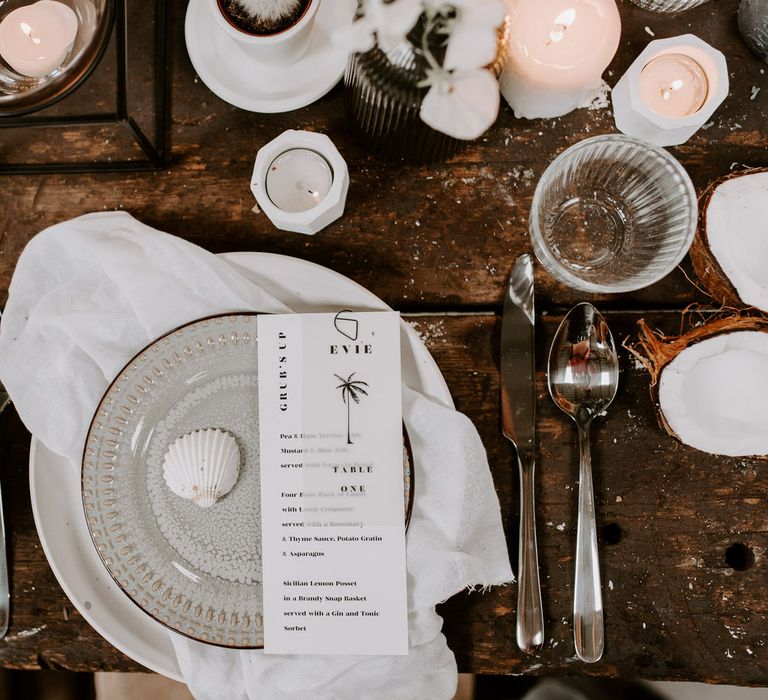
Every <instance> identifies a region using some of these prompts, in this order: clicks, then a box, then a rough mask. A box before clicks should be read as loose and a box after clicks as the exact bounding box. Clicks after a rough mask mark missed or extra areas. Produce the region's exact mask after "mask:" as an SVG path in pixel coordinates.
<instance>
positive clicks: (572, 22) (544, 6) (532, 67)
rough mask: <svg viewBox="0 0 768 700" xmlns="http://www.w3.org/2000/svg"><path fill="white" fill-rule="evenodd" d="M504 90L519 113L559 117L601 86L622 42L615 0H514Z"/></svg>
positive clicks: (530, 117)
mask: <svg viewBox="0 0 768 700" xmlns="http://www.w3.org/2000/svg"><path fill="white" fill-rule="evenodd" d="M509 14H510V40H509V53H508V56H507V63H506V66H505V68H504V72H503V74H502V76H501V81H500V85H501V93H502V95H504V97H505V98H506V100H507V102H509V104H510V106H511V107H512V109H513V110H514V112H515V115H516V116H518V117H525V118H527V119H535V118H539V117H559V116H561V115H563V114H567V113H568V112H570V111H572V110H574V109H576V108H577V107H579V106H580V105H582V104H583V103H584V102H585V101H588V99H589V98H590V97H591V96H592V95H594V93H595V91H596V90H597V89H598V88H599V87H600V85H601V81H602V75H603V71H604V70H605V69H606V68H607V67H608V64H609V63H610V62H611V59H612V58H613V56H614V54H615V53H616V49H617V48H618V46H619V38H620V36H621V19H620V18H619V11H618V8H617V7H616V2H615V0H510V2H509Z"/></svg>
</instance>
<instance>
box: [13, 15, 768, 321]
mask: <svg viewBox="0 0 768 700" xmlns="http://www.w3.org/2000/svg"><path fill="white" fill-rule="evenodd" d="M170 4H171V9H172V12H171V34H172V43H171V46H172V67H173V77H172V82H173V85H172V90H171V97H172V104H173V108H172V129H171V141H172V144H173V151H172V153H173V165H172V167H171V168H170V169H169V170H168V171H166V172H161V173H155V174H145V173H138V174H133V175H121V174H112V175H88V176H82V175H81V176H66V175H46V176H23V177H21V176H12V177H4V178H0V187H2V191H3V192H4V193H5V194H6V197H5V198H4V201H3V204H2V205H0V231H1V232H2V238H1V239H0V252H2V255H1V256H0V290H3V292H2V293H3V294H4V290H5V289H6V288H7V286H8V281H9V279H10V275H11V273H12V271H13V268H14V265H15V262H16V260H17V258H18V256H19V254H20V252H21V250H22V249H23V247H24V245H25V244H26V242H27V241H28V240H29V239H30V238H31V237H32V236H33V235H34V234H35V233H37V232H38V231H39V230H41V229H42V228H44V227H46V226H49V225H51V224H53V223H56V222H58V221H61V220H63V219H66V218H69V217H72V216H76V215H79V214H82V213H85V212H88V211H93V210H101V209H115V208H119V209H126V210H128V211H130V212H131V213H133V214H134V215H136V216H137V217H139V218H140V219H142V220H143V221H145V222H146V223H148V224H150V225H154V226H156V227H158V228H160V229H162V230H166V231H169V232H171V233H175V234H177V235H180V236H183V237H185V238H187V239H189V240H191V241H193V242H195V243H198V244H200V245H202V246H205V247H207V248H209V249H211V250H213V251H214V252H221V251H230V250H263V251H272V252H279V253H286V254H289V255H296V256H299V257H303V258H307V259H310V260H313V261H315V262H319V263H321V264H324V265H329V266H331V267H333V268H334V269H336V270H338V271H339V272H342V273H344V274H346V275H348V276H350V277H352V278H354V279H355V280H357V281H358V282H360V283H362V284H364V285H365V286H366V287H368V288H369V289H371V290H372V291H373V292H375V293H376V294H378V295H379V296H381V297H382V298H383V299H385V300H386V301H388V302H389V303H390V304H392V305H394V306H396V307H398V308H402V309H410V310H419V309H420V308H424V307H427V308H430V309H438V308H443V309H451V308H458V307H461V308H467V307H471V308H488V307H490V306H497V305H500V302H501V297H502V291H501V290H502V287H503V282H504V278H505V276H506V275H507V273H508V270H509V268H510V266H511V261H512V259H513V257H514V256H516V255H518V254H520V253H521V252H523V251H524V250H526V249H528V248H529V241H528V233H527V216H528V209H529V205H530V199H531V196H532V194H533V190H534V188H535V185H536V182H537V181H538V179H539V177H540V175H541V173H542V172H543V171H544V169H545V168H546V166H547V164H548V163H549V162H550V161H551V160H552V158H553V157H554V156H555V155H556V154H557V153H559V152H561V151H562V150H563V149H564V148H566V147H567V146H570V145H572V144H573V143H576V142H577V141H579V140H581V139H583V138H585V137H587V136H593V135H596V134H600V133H607V132H612V131H615V128H614V125H613V118H612V113H611V110H610V109H599V110H577V111H575V112H573V113H571V114H569V115H567V116H565V117H561V118H559V119H551V120H533V121H527V120H517V119H515V118H514V117H513V116H512V113H511V110H510V109H509V107H507V106H506V105H504V106H503V107H502V110H501V114H500V116H499V120H498V123H497V124H496V125H495V126H494V127H493V128H492V129H491V130H490V131H489V132H488V133H487V135H486V136H484V137H483V138H482V139H480V140H479V141H477V142H473V143H472V144H471V145H470V146H469V147H468V148H467V149H466V150H465V151H464V152H463V153H461V154H459V155H458V156H457V157H455V158H454V159H452V160H451V161H449V162H447V163H443V164H438V165H434V166H431V167H411V166H405V165H399V164H392V163H388V162H386V161H384V160H382V159H380V158H379V157H376V156H372V155H370V154H369V153H367V151H366V148H365V144H363V143H361V142H359V141H358V140H357V139H356V138H355V137H354V136H353V135H352V134H351V133H350V132H349V130H348V129H347V128H346V127H345V124H344V108H343V95H342V90H341V88H340V87H339V88H336V89H335V90H334V91H333V92H332V93H331V94H330V95H329V96H327V97H326V98H324V99H323V100H321V101H320V102H317V103H316V104H314V105H311V106H309V107H306V108H304V109H301V110H297V111H295V112H291V113H289V114H282V115H281V114H251V113H248V112H244V111H242V110H239V109H236V108H235V107H232V106H230V105H228V104H226V103H224V102H223V101H221V100H220V99H218V98H217V97H216V96H214V95H213V94H212V93H211V92H209V91H208V89H207V88H206V87H205V85H203V83H202V82H201V81H200V80H199V79H198V78H197V77H196V76H195V74H194V72H193V70H192V67H191V65H190V63H189V59H188V58H187V55H186V49H185V45H184V39H183V9H184V6H185V5H184V3H181V2H173V3H170ZM137 5H138V6H139V9H140V4H139V3H136V4H134V5H132V6H133V7H134V8H136V6H137ZM620 5H621V10H622V16H623V20H624V33H623V37H622V41H621V48H620V50H619V53H618V55H617V56H616V58H615V60H614V61H613V64H612V65H611V67H610V69H609V72H608V73H607V75H606V77H607V78H608V81H609V82H610V83H611V84H613V83H615V82H616V80H618V77H619V76H620V75H621V73H622V72H623V71H624V70H625V69H626V68H627V66H628V65H629V64H630V63H631V61H632V60H633V59H634V57H635V56H636V55H637V54H638V53H639V52H640V50H642V48H644V46H645V45H646V44H647V42H648V41H649V40H651V38H652V37H651V35H650V32H652V33H653V34H654V35H655V37H657V38H661V37H666V36H672V35H675V34H680V33H685V32H688V31H695V32H696V33H697V34H699V35H700V36H701V37H702V38H704V39H705V40H708V41H710V42H711V43H712V44H714V45H715V46H716V47H718V48H720V49H722V50H723V51H724V52H725V53H726V55H727V57H728V61H729V66H730V72H731V96H730V97H729V99H728V100H727V101H726V102H725V103H724V105H723V106H722V107H721V108H720V110H719V111H718V112H717V113H716V114H715V116H714V118H713V120H712V125H711V126H710V127H709V128H707V129H705V130H702V131H700V132H699V133H698V134H697V135H696V136H694V137H693V138H692V139H691V140H690V141H689V142H688V143H687V144H685V145H684V146H681V147H679V148H676V149H672V151H673V153H675V155H677V156H678V157H679V158H681V159H682V161H683V163H684V164H685V165H686V166H687V168H688V170H689V172H690V174H691V176H692V178H693V179H694V182H695V183H696V185H697V186H698V188H699V189H702V188H703V187H704V186H705V185H706V183H707V182H708V181H709V180H711V179H713V178H715V177H718V176H721V175H724V174H726V173H728V172H729V170H730V169H731V167H732V166H734V167H737V166H738V165H740V164H747V165H753V166H755V165H767V164H768V155H767V154H768V151H767V150H766V149H768V129H766V115H767V114H768V110H766V104H768V89H766V88H768V79H767V78H766V75H765V73H764V72H762V73H761V71H765V69H766V65H765V64H764V63H761V62H760V60H759V59H757V58H756V57H754V56H753V55H752V54H751V53H750V52H749V50H748V49H747V47H746V46H745V45H744V43H743V42H742V41H741V39H740V37H739V36H738V32H737V29H736V16H735V9H736V7H737V0H714V1H713V2H709V3H707V4H705V5H702V6H701V7H699V8H696V9H695V10H691V11H689V12H687V13H684V14H681V15H677V16H673V17H667V16H664V15H662V14H657V13H649V12H645V11H643V10H641V9H639V8H637V7H635V6H634V5H632V4H631V3H629V2H628V0H620ZM131 36H132V40H133V43H134V44H138V45H139V46H142V45H143V44H142V42H144V41H146V36H144V35H142V34H140V33H135V32H134V34H132V35H131ZM112 70H113V66H112V65H111V64H110V62H109V61H107V62H106V63H105V64H104V65H103V66H101V67H100V68H99V69H98V71H97V73H96V76H95V78H97V79H98V80H97V82H96V85H97V87H98V89H97V88H90V90H89V91H88V92H86V93H84V94H83V95H82V96H80V98H81V99H82V101H85V102H86V103H87V102H88V100H89V99H90V100H91V101H93V102H96V103H99V104H101V105H102V106H103V105H104V103H106V102H107V100H106V98H105V95H106V94H109V93H108V91H107V88H106V84H107V82H108V79H109V78H110V76H111V74H112V73H111V71H112ZM145 77H146V76H145V75H143V74H139V75H138V76H136V77H135V83H136V84H135V85H134V87H135V88H136V90H135V92H136V95H135V96H134V99H133V102H132V104H134V105H136V106H137V109H138V111H139V112H140V113H142V114H143V112H144V110H146V109H148V106H147V105H146V104H145V103H146V97H147V96H146V95H145V94H144V93H142V92H141V89H140V88H141V86H142V85H145V82H144V78H145ZM99 81H101V82H99ZM102 85H103V86H104V87H102ZM756 88H761V89H760V90H759V91H758V92H757V93H755V89H756ZM753 95H754V99H752V97H753ZM143 116H145V117H146V115H143ZM286 128H305V129H310V130H317V131H323V132H325V133H327V134H328V135H330V136H331V138H332V139H333V140H334V142H335V143H336V144H337V146H338V147H339V149H340V151H341V153H342V154H343V155H344V157H345V158H346V160H347V162H348V164H349V166H350V173H351V187H350V193H349V198H348V200H347V211H346V214H345V216H344V217H343V218H342V219H341V220H339V221H338V222H336V223H335V224H333V225H331V226H330V227H328V228H327V229H326V230H324V231H323V232H322V233H321V234H320V235H318V236H315V237H305V236H300V235H293V234H286V233H283V232H279V231H276V230H275V229H274V227H273V226H272V225H271V224H270V222H269V221H268V220H267V219H266V217H264V216H263V215H261V214H255V213H254V212H253V211H252V207H253V204H254V201H253V197H252V195H251V193H250V190H249V187H248V183H249V177H250V173H251V170H252V167H253V159H254V157H255V154H256V151H257V150H258V148H259V146H260V145H262V144H263V143H265V142H266V141H268V140H270V139H272V138H273V137H275V136H277V135H278V134H279V133H280V132H281V131H283V130H284V129H286ZM56 133H57V135H58V136H57V138H56V139H49V140H47V141H44V142H43V143H42V144H40V143H39V142H36V141H34V139H33V134H31V133H28V134H24V133H20V132H19V131H18V130H13V131H12V133H9V132H8V130H6V131H5V132H4V131H3V130H0V158H3V159H8V160H12V159H13V157H14V156H21V155H23V154H24V153H26V152H29V151H31V150H34V148H37V149H38V150H40V151H41V153H43V154H44V153H47V152H49V151H51V150H52V149H57V148H61V149H63V148H64V144H69V145H72V144H73V143H74V144H75V145H78V146H79V147H80V149H81V150H82V152H83V153H84V154H86V156H87V154H89V153H90V154H92V155H94V156H95V155H100V154H102V153H105V152H107V153H109V154H111V155H115V153H114V152H113V150H112V149H114V148H115V144H116V137H115V136H114V135H112V134H104V135H103V136H101V137H98V138H97V137H96V136H95V135H94V133H93V132H91V131H87V132H86V131H80V132H78V131H77V130H74V129H66V130H63V131H61V132H56ZM536 281H537V288H538V291H539V299H540V301H542V302H543V303H546V304H551V305H552V304H554V305H558V306H560V305H565V304H570V303H571V302H573V301H575V300H577V299H578V293H577V292H574V291H572V290H569V289H567V288H565V287H563V286H562V285H560V284H558V283H556V282H555V281H554V280H553V279H552V278H551V277H549V276H548V275H546V274H545V273H543V272H541V271H539V273H538V276H537V280H536ZM694 296H695V290H694V289H693V288H692V287H691V286H690V285H689V284H688V283H687V282H686V280H685V277H684V276H683V275H682V273H680V272H675V273H673V274H672V275H670V276H669V277H668V278H667V279H666V280H664V281H663V282H662V283H660V284H657V285H655V286H654V287H652V288H650V289H647V290H644V291H641V292H637V293H635V294H631V295H624V296H622V297H615V298H612V299H610V300H608V303H609V304H611V305H621V304H624V305H626V304H627V303H638V304H642V305H643V306H646V307H647V306H659V305H668V304H670V303H675V304H681V305H682V304H685V303H687V302H689V301H690V300H691V299H692V298H694ZM0 301H4V299H3V298H0Z"/></svg>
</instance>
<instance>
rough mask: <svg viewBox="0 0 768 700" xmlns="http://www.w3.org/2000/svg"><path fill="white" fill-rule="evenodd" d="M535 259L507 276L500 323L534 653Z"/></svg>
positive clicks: (526, 641) (520, 615)
mask: <svg viewBox="0 0 768 700" xmlns="http://www.w3.org/2000/svg"><path fill="white" fill-rule="evenodd" d="M534 361H535V354H534V305H533V260H532V258H531V256H530V255H528V254H527V253H526V254H525V255H521V256H520V257H519V258H518V259H517V262H515V266H514V267H513V268H512V274H511V275H510V277H509V287H508V288H507V294H506V297H505V298H504V313H503V316H502V319H501V426H502V432H503V433H504V437H505V438H507V439H508V440H509V441H510V442H511V443H512V444H513V445H514V446H515V449H516V451H517V464H518V467H519V468H520V549H519V551H520V553H519V556H518V567H517V577H518V583H517V627H516V638H517V646H518V647H520V649H521V650H522V651H524V652H525V653H526V654H532V653H533V652H534V651H536V649H538V648H539V647H540V646H541V645H542V644H543V643H544V613H543V611H542V608H541V585H540V583H539V557H538V552H537V549H536V515H535V509H534V469H535V456H536V435H535V432H534V431H535V425H536V374H535V366H534Z"/></svg>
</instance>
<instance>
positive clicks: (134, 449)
mask: <svg viewBox="0 0 768 700" xmlns="http://www.w3.org/2000/svg"><path fill="white" fill-rule="evenodd" d="M256 362H257V350H256V315H255V314H250V315H249V314H238V315H229V316H217V317H213V318H209V319H203V320H200V321H196V322H194V323H190V324H188V325H186V326H183V327H182V328H180V329H178V330H175V331H172V332H171V333H169V334H167V335H165V336H163V337H162V338H160V339H158V340H156V341H155V342H153V343H152V344H150V345H149V346H148V347H147V348H145V349H144V350H142V351H141V352H140V353H139V354H138V355H137V356H136V357H135V358H134V359H133V360H131V361H130V362H129V363H128V364H127V365H126V367H125V368H124V369H123V370H122V371H121V372H120V373H119V374H118V376H117V378H116V379H115V380H114V382H113V383H112V385H111V386H110V387H109V389H108V390H107V392H106V394H105V395H104V398H103V399H102V401H101V403H100V405H99V407H98V409H97V410H96V413H95V415H94V418H93V422H92V424H91V428H90V430H89V433H88V437H87V439H86V444H85V451H84V455H83V468H82V495H83V506H84V508H85V515H86V521H87V524H88V529H89V530H90V533H91V536H92V538H93V541H94V544H95V546H96V549H97V551H98V553H99V556H100V557H101V559H102V561H103V562H104V564H105V566H106V567H107V569H108V570H109V573H110V574H111V575H112V577H113V578H114V580H115V581H116V582H117V584H118V585H119V586H120V588H121V589H122V590H123V591H124V592H125V593H126V594H127V595H128V596H129V597H130V598H131V599H132V600H133V602H135V603H136V604H137V605H139V606H140V607H141V608H142V609H143V610H144V611H145V612H147V613H148V614H149V615H151V616H152V617H154V618H155V619H156V620H158V621H160V622H161V623H163V624H165V625H167V626H168V627H170V628H172V629H174V630H176V631H178V632H180V633H182V634H184V635H186V636H189V637H192V638H194V639H197V640H200V641H203V642H208V643H212V644H217V645H220V646H227V647H236V648H254V647H261V646H263V627H262V572H261V520H260V518H261V509H260V491H259V437H258V436H259V421H258V398H257V388H258V381H257V369H256ZM201 428H221V429H223V430H225V431H227V432H229V433H230V434H232V435H234V437H235V439H236V440H237V443H238V446H239V448H240V455H241V463H240V474H239V476H238V479H237V482H236V483H235V485H234V487H233V488H232V490H231V491H230V492H229V493H228V494H226V495H225V496H224V497H223V498H221V500H219V501H217V502H216V503H215V504H214V505H213V506H212V507H210V508H201V507H200V506H198V505H196V504H194V503H192V501H189V500H186V499H183V498H180V497H178V496H176V495H175V494H173V493H172V492H171V491H170V489H169V488H168V487H167V485H166V483H165V480H164V479H163V468H162V465H163V456H164V454H165V452H166V450H167V449H168V446H169V445H170V444H171V443H172V442H173V441H174V440H175V439H176V438H178V437H180V436H182V435H184V434H186V433H189V432H191V431H193V430H197V429H201ZM407 464H408V460H406V479H405V482H406V489H405V491H406V503H408V502H409V496H410V493H409V491H410V489H409V484H410V478H409V476H410V475H409V472H410V469H408V468H407Z"/></svg>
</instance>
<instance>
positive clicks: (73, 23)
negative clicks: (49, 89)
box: [0, 0, 78, 78]
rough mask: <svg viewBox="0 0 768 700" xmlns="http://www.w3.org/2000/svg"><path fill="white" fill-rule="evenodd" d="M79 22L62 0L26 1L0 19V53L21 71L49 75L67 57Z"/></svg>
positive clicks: (26, 73) (35, 74)
mask: <svg viewBox="0 0 768 700" xmlns="http://www.w3.org/2000/svg"><path fill="white" fill-rule="evenodd" d="M77 26H78V22H77V16H76V15H75V13H74V11H73V10H72V8H71V7H68V6H67V5H65V4H64V3H62V2H56V0H39V2H36V3H34V4H32V5H23V6H22V7H19V8H17V9H15V10H13V11H12V12H9V13H8V14H7V15H6V16H5V17H3V19H2V21H0V56H2V58H3V60H4V61H5V62H6V63H7V64H8V65H9V66H10V67H11V68H13V70H15V71H16V72H17V73H20V74H21V75H26V76H30V77H33V78H40V77H42V76H44V75H48V73H51V72H52V71H54V70H56V69H57V68H58V67H59V66H60V65H61V64H62V63H63V62H64V59H65V58H66V57H67V54H68V53H69V50H70V49H71V48H72V44H73V43H74V41H75V36H76V35H77Z"/></svg>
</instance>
